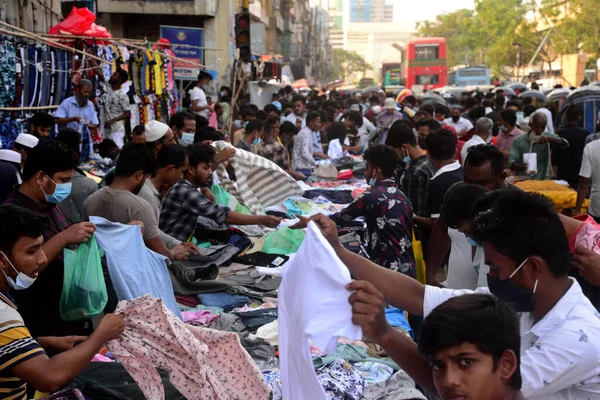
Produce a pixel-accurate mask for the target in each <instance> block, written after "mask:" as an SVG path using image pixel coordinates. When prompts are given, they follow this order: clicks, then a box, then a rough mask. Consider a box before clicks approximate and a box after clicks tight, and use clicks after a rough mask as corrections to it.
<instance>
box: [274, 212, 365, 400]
mask: <svg viewBox="0 0 600 400" xmlns="http://www.w3.org/2000/svg"><path fill="white" fill-rule="evenodd" d="M282 276H283V280H282V282H281V287H280V289H279V353H280V368H281V381H282V386H283V398H284V399H286V400H304V399H311V400H320V399H327V398H329V397H328V396H327V395H326V393H325V391H324V390H323V386H321V383H320V381H319V379H318V377H317V374H316V373H315V370H314V367H313V362H312V357H311V353H310V343H313V344H314V345H316V346H317V347H318V348H319V350H320V351H322V352H324V353H326V354H330V353H332V352H333V351H335V348H336V342H337V339H338V337H340V336H343V337H345V338H348V339H349V340H360V339H361V338H362V331H361V329H360V327H358V326H356V325H354V324H352V306H351V305H350V303H349V302H348V298H349V297H350V295H351V292H349V291H348V290H346V288H345V286H346V285H347V284H348V283H350V281H351V278H350V272H349V271H348V269H347V268H346V266H345V265H344V264H343V263H342V262H341V261H340V259H339V258H338V257H337V255H336V254H335V252H334V251H333V249H332V248H331V245H329V243H328V242H327V241H326V239H325V238H324V237H323V235H322V234H321V231H320V230H319V228H318V227H317V225H316V224H315V223H314V222H310V223H309V224H308V227H307V234H306V238H305V239H304V242H303V243H302V246H301V247H300V249H299V250H298V253H296V256H295V257H294V259H293V260H292V261H290V262H288V263H287V264H286V265H284V266H283V268H282Z"/></svg>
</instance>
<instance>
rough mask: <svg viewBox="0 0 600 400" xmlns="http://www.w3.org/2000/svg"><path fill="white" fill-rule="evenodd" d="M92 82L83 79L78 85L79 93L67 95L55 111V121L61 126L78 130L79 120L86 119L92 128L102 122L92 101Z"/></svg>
mask: <svg viewBox="0 0 600 400" xmlns="http://www.w3.org/2000/svg"><path fill="white" fill-rule="evenodd" d="M92 88H93V87H92V82H90V81H88V80H87V79H81V80H80V81H79V84H78V85H77V93H75V95H74V96H71V97H67V98H66V99H65V100H64V101H63V102H62V103H60V106H59V107H58V109H57V110H56V112H55V113H54V122H56V123H57V124H59V125H60V128H61V129H62V128H71V129H75V130H78V128H79V122H81V121H84V122H85V123H86V124H87V125H88V126H89V127H90V128H92V127H96V126H98V125H99V124H100V122H99V121H98V115H97V114H96V109H95V108H94V104H93V103H92V102H91V101H90V96H91V95H92Z"/></svg>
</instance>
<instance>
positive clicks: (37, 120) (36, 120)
mask: <svg viewBox="0 0 600 400" xmlns="http://www.w3.org/2000/svg"><path fill="white" fill-rule="evenodd" d="M29 123H30V124H31V125H33V126H39V127H41V128H48V127H51V126H52V125H54V117H53V116H52V115H50V114H48V113H43V112H39V113H35V114H33V117H31V119H30V120H29Z"/></svg>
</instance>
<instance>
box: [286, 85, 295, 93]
mask: <svg viewBox="0 0 600 400" xmlns="http://www.w3.org/2000/svg"><path fill="white" fill-rule="evenodd" d="M284 90H285V93H288V94H289V93H294V88H293V87H291V86H290V85H287V86H286V87H285V88H284Z"/></svg>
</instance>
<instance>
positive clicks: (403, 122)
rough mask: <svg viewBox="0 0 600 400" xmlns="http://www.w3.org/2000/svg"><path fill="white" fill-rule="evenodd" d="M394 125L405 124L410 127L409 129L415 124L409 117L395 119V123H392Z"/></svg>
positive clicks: (404, 125)
mask: <svg viewBox="0 0 600 400" xmlns="http://www.w3.org/2000/svg"><path fill="white" fill-rule="evenodd" d="M392 126H403V127H405V128H409V129H412V128H413V125H412V123H411V122H410V120H409V119H408V118H405V119H399V120H398V121H394V123H393V124H392ZM390 128H391V127H390Z"/></svg>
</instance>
